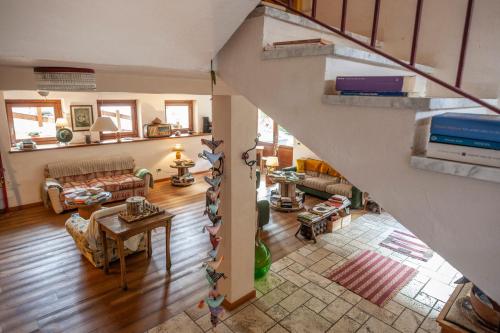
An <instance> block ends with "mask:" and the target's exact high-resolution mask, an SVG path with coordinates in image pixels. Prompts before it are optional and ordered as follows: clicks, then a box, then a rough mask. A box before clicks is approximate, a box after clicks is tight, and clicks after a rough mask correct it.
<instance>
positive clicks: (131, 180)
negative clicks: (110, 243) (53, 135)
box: [42, 156, 153, 214]
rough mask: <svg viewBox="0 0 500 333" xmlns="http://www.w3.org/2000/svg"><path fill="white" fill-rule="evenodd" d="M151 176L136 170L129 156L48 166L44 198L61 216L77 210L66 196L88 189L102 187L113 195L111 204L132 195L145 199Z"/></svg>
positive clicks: (57, 163) (148, 173)
mask: <svg viewBox="0 0 500 333" xmlns="http://www.w3.org/2000/svg"><path fill="white" fill-rule="evenodd" d="M152 185H153V179H152V175H151V173H150V172H149V171H148V170H146V169H139V170H136V168H135V163H134V160H133V158H132V157H130V156H115V157H109V158H106V159H87V160H73V161H64V162H55V163H49V164H47V166H46V167H45V182H44V184H43V193H42V195H43V199H44V203H45V205H46V206H47V207H48V206H49V204H50V205H51V206H52V208H53V209H54V211H55V212H56V213H57V214H59V213H61V212H63V211H65V210H69V209H74V208H75V207H74V206H72V205H70V204H67V203H66V195H68V194H70V193H72V192H74V191H77V190H81V189H85V188H89V187H100V188H102V189H104V190H105V191H107V192H111V195H112V196H111V199H110V200H109V202H113V201H119V200H124V199H126V198H128V197H131V196H137V195H139V196H146V195H147V194H148V192H149V187H152Z"/></svg>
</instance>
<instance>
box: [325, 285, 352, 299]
mask: <svg viewBox="0 0 500 333" xmlns="http://www.w3.org/2000/svg"><path fill="white" fill-rule="evenodd" d="M325 289H326V290H328V291H329V292H331V293H332V294H334V295H336V296H340V295H342V294H343V293H344V292H345V291H346V290H347V289H346V288H344V287H342V286H341V285H340V284H338V283H336V282H332V283H331V284H329V285H328V287H326V288H325Z"/></svg>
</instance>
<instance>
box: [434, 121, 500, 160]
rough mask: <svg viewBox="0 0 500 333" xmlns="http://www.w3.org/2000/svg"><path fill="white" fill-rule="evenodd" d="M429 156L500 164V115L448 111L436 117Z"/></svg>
mask: <svg viewBox="0 0 500 333" xmlns="http://www.w3.org/2000/svg"><path fill="white" fill-rule="evenodd" d="M427 157H432V158H439V159H444V160H450V161H457V162H464V163H470V164H480V165H486V166H492V167H497V168H499V167H500V116H498V115H485V114H464V113H453V112H448V113H444V114H440V115H437V116H434V117H432V123H431V134H430V139H429V143H428V144H427Z"/></svg>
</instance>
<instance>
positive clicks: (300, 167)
mask: <svg viewBox="0 0 500 333" xmlns="http://www.w3.org/2000/svg"><path fill="white" fill-rule="evenodd" d="M305 167H306V160H303V159H300V160H297V172H300V173H304V172H305V170H306V169H305Z"/></svg>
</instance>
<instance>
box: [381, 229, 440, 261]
mask: <svg viewBox="0 0 500 333" xmlns="http://www.w3.org/2000/svg"><path fill="white" fill-rule="evenodd" d="M379 245H380V246H383V247H385V248H388V249H390V250H393V251H396V252H398V253H401V254H404V255H406V256H408V257H412V258H415V259H418V260H422V261H428V260H429V259H430V258H431V257H432V254H433V251H432V250H431V249H430V248H429V247H428V246H427V245H426V244H425V243H424V242H422V241H421V240H420V239H418V238H417V237H415V235H413V234H411V233H408V232H403V231H399V230H394V231H393V232H392V233H391V234H390V235H389V236H387V238H386V239H384V240H383V241H382V242H380V244H379Z"/></svg>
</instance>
